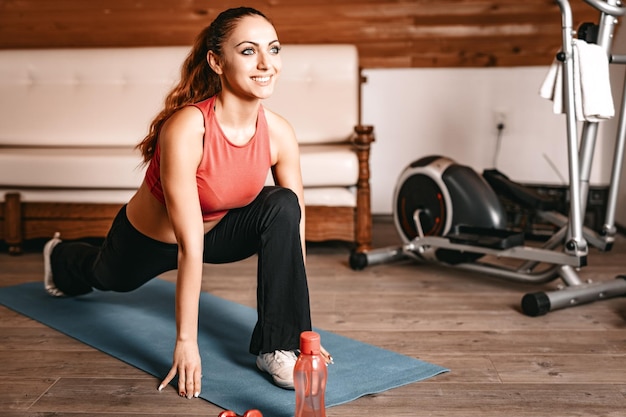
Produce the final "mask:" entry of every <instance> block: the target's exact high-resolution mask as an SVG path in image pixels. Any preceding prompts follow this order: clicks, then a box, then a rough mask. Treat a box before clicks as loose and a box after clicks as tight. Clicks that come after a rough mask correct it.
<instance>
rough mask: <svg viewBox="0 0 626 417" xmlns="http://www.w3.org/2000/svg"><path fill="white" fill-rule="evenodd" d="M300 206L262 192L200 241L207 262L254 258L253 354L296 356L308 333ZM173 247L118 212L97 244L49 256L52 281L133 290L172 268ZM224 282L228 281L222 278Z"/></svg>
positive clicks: (72, 289)
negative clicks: (288, 352) (276, 352)
mask: <svg viewBox="0 0 626 417" xmlns="http://www.w3.org/2000/svg"><path fill="white" fill-rule="evenodd" d="M299 223H300V206H299V204H298V198H297V197H296V195H295V194H294V193H293V192H292V191H291V190H289V189H286V188H281V187H265V188H264V189H263V190H262V191H261V193H260V194H259V195H258V196H257V198H256V199H255V200H254V201H253V202H252V203H250V204H249V205H248V206H246V207H242V208H239V209H234V210H230V211H229V212H228V214H226V216H225V217H224V218H223V219H222V220H221V221H220V222H219V223H218V224H217V225H216V226H215V227H214V228H213V229H212V230H211V231H210V232H208V233H207V234H206V235H205V236H204V262H205V263H213V264H219V263H228V262H235V261H239V260H242V259H245V258H248V257H250V256H252V255H254V254H258V265H257V311H258V321H257V323H256V326H255V328H254V331H253V333H252V338H251V341H250V353H252V354H255V355H256V354H258V353H266V352H272V351H274V350H294V349H297V348H298V346H299V336H300V333H301V332H302V331H305V330H311V314H310V307H309V290H308V286H307V278H306V272H305V268H304V261H303V257H302V245H301V242H300V232H299ZM177 259H178V245H176V244H170V243H163V242H159V241H157V240H154V239H151V238H149V237H148V236H145V235H143V234H142V233H140V232H139V231H138V230H137V229H135V228H134V227H133V226H132V225H131V224H130V222H129V221H128V218H127V216H126V206H124V207H122V209H121V210H120V211H119V213H118V214H117V216H116V218H115V220H114V221H113V224H112V226H111V229H110V230H109V233H108V235H107V237H106V239H105V240H104V242H103V244H102V246H100V247H98V246H94V245H90V244H87V243H84V242H61V243H59V244H58V245H57V246H56V247H55V248H54V250H53V252H52V255H51V265H52V275H53V278H54V283H55V285H56V286H57V288H59V289H60V290H61V291H63V292H64V293H65V294H66V295H70V296H74V295H81V294H86V293H88V292H90V291H92V289H93V288H97V289H99V290H105V291H106V290H110V291H120V292H125V291H132V290H134V289H136V288H138V287H140V286H141V285H143V284H144V283H146V282H148V281H149V280H151V279H152V278H154V277H156V276H158V275H159V274H162V273H164V272H166V271H170V270H173V269H176V268H177ZM224 279H227V277H224Z"/></svg>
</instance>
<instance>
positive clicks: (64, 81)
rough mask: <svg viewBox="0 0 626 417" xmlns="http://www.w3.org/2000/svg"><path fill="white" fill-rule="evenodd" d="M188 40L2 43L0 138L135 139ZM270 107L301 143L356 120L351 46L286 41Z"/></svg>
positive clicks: (345, 134) (344, 135)
mask: <svg viewBox="0 0 626 417" xmlns="http://www.w3.org/2000/svg"><path fill="white" fill-rule="evenodd" d="M188 52H189V47H185V46H180V47H145V48H90V49H42V50H37V49H31V50H0V146H2V145H9V146H134V145H135V144H136V143H138V142H139V141H140V140H141V139H142V138H143V137H144V136H145V134H146V132H147V130H148V127H149V124H150V122H151V121H152V119H153V118H154V116H155V115H156V114H157V112H158V111H159V110H160V108H161V107H162V105H163V100H164V98H165V95H166V94H167V92H168V91H169V90H170V89H171V88H172V86H173V85H174V84H175V83H176V81H177V80H178V77H179V72H180V66H181V64H182V62H183V60H184V59H185V57H186V56H187V54H188ZM281 56H282V59H283V71H282V75H281V77H280V78H279V81H278V85H277V87H276V90H275V93H274V95H273V97H272V98H271V99H270V100H268V101H267V102H266V106H267V107H268V108H270V109H272V110H274V111H276V112H277V113H279V114H281V115H282V116H283V117H285V118H286V119H287V120H289V121H290V122H291V123H292V125H293V126H294V129H295V130H296V134H297V136H298V140H299V141H300V142H301V143H323V142H335V141H344V140H347V139H348V138H349V137H350V136H351V133H352V129H353V127H354V125H355V124H357V123H358V117H359V116H358V114H359V112H358V106H359V102H358V98H359V88H360V87H359V80H360V79H359V72H358V55H357V52H356V48H355V47H354V46H349V45H285V46H284V47H283V50H282V52H281Z"/></svg>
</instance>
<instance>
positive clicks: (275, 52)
mask: <svg viewBox="0 0 626 417" xmlns="http://www.w3.org/2000/svg"><path fill="white" fill-rule="evenodd" d="M280 49H281V48H280V46H272V48H271V49H270V53H272V54H274V55H278V53H279V52H280Z"/></svg>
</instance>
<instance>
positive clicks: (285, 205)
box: [265, 187, 302, 223]
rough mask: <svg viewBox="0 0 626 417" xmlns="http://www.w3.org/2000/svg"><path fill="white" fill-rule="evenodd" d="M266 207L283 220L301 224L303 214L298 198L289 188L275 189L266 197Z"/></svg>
mask: <svg viewBox="0 0 626 417" xmlns="http://www.w3.org/2000/svg"><path fill="white" fill-rule="evenodd" d="M265 206H266V207H267V209H268V211H271V212H273V213H276V215H277V216H280V218H281V219H283V220H290V221H294V222H296V223H299V222H300V218H301V215H302V213H301V212H300V203H299V202H298V196H297V195H296V193H294V192H293V191H292V190H291V189H289V188H284V187H273V189H272V190H271V191H270V192H269V193H268V195H267V197H266V200H265Z"/></svg>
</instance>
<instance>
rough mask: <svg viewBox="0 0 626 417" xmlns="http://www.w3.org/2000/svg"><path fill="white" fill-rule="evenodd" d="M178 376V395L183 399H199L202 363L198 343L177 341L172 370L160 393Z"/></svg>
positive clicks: (161, 386) (162, 383) (160, 387)
mask: <svg viewBox="0 0 626 417" xmlns="http://www.w3.org/2000/svg"><path fill="white" fill-rule="evenodd" d="M176 375H178V395H180V396H181V397H187V398H193V397H196V398H197V397H198V396H199V395H200V391H201V385H202V363H201V359H200V351H199V349H198V343H196V342H191V341H177V342H176V347H175V348H174V358H173V363H172V368H171V369H170V372H169V373H168V374H167V376H166V377H165V379H164V380H163V382H161V385H159V391H161V390H162V389H163V388H164V387H166V386H167V384H169V383H170V382H171V381H172V379H174V377H175V376H176Z"/></svg>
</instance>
